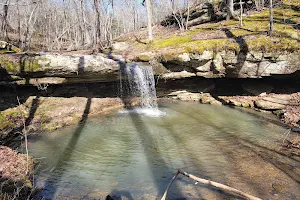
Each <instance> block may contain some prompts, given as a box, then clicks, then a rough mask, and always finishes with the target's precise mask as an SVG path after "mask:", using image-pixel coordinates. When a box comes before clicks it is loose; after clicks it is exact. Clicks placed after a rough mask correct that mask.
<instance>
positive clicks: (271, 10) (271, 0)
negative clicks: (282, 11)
mask: <svg viewBox="0 0 300 200" xmlns="http://www.w3.org/2000/svg"><path fill="white" fill-rule="evenodd" d="M269 1H270V5H269V6H270V30H269V35H270V36H271V35H272V34H273V29H274V28H273V0H269Z"/></svg>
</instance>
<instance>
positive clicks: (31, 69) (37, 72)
mask: <svg viewBox="0 0 300 200" xmlns="http://www.w3.org/2000/svg"><path fill="white" fill-rule="evenodd" d="M149 54H151V52H150V53H149ZM152 54H153V53H152ZM152 54H151V55H152ZM137 60H138V59H137ZM299 60H300V52H293V53H284V52H283V53H263V52H247V53H246V52H240V53H236V52H234V51H221V52H213V51H204V52H203V53H202V54H188V53H184V54H179V55H176V56H173V57H172V58H170V59H168V60H166V59H162V58H158V57H156V56H155V55H154V56H151V59H150V60H149V62H150V64H151V65H152V66H153V68H154V70H155V74H156V75H159V76H160V77H161V78H164V79H182V78H188V77H204V78H223V77H226V78H261V77H268V76H277V75H290V74H295V73H296V72H297V71H300V65H299V63H298V62H299ZM144 64H147V65H149V63H146V62H144ZM124 65H126V63H125V62H124V61H122V59H120V60H119V59H117V58H113V57H111V56H107V55H105V54H97V55H59V54H42V53H41V54H32V55H29V54H2V55H0V81H6V82H9V81H17V82H18V83H26V84H28V83H29V84H34V83H36V81H37V79H38V82H40V83H49V84H55V83H58V84H61V83H74V82H109V81H116V80H118V79H119V70H120V68H121V67H122V66H124ZM296 76H297V77H298V76H299V75H296Z"/></svg>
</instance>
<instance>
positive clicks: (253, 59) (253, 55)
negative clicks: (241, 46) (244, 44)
mask: <svg viewBox="0 0 300 200" xmlns="http://www.w3.org/2000/svg"><path fill="white" fill-rule="evenodd" d="M299 60H300V53H299V52H294V53H285V52H284V53H263V52H239V53H236V52H234V51H222V52H213V51H204V52H203V53H202V54H188V53H184V54H181V55H178V56H177V57H175V58H172V59H170V60H168V61H162V64H163V65H164V66H165V67H166V68H167V69H168V70H169V73H165V74H163V75H162V77H164V78H172V79H173V78H185V77H193V76H199V77H204V78H223V77H227V78H262V77H268V76H276V75H287V74H293V73H295V72H296V71H298V70H300V65H299V63H298V62H299Z"/></svg>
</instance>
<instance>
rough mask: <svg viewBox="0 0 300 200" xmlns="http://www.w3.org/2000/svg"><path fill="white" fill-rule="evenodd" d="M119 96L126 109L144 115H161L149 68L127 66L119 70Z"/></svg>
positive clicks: (136, 65)
mask: <svg viewBox="0 0 300 200" xmlns="http://www.w3.org/2000/svg"><path fill="white" fill-rule="evenodd" d="M120 95H121V98H122V99H123V101H124V103H125V105H126V104H127V105H126V107H127V108H129V107H130V108H131V107H133V105H135V107H133V109H132V110H130V111H134V112H138V113H142V114H146V115H161V114H162V113H161V112H160V111H159V110H158V105H157V101H156V98H157V97H156V90H155V80H154V75H153V70H152V67H151V66H143V67H141V66H139V65H138V64H136V63H134V64H128V65H125V66H124V67H123V69H121V70H120Z"/></svg>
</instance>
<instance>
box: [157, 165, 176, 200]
mask: <svg viewBox="0 0 300 200" xmlns="http://www.w3.org/2000/svg"><path fill="white" fill-rule="evenodd" d="M178 175H179V170H178V171H177V172H176V174H175V175H174V176H173V178H172V180H171V181H170V183H169V185H168V187H167V189H166V191H165V193H164V195H163V197H162V198H161V200H165V199H166V197H167V193H168V190H169V188H170V187H171V185H172V183H173V182H174V181H175V179H176V178H177V176H178Z"/></svg>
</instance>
